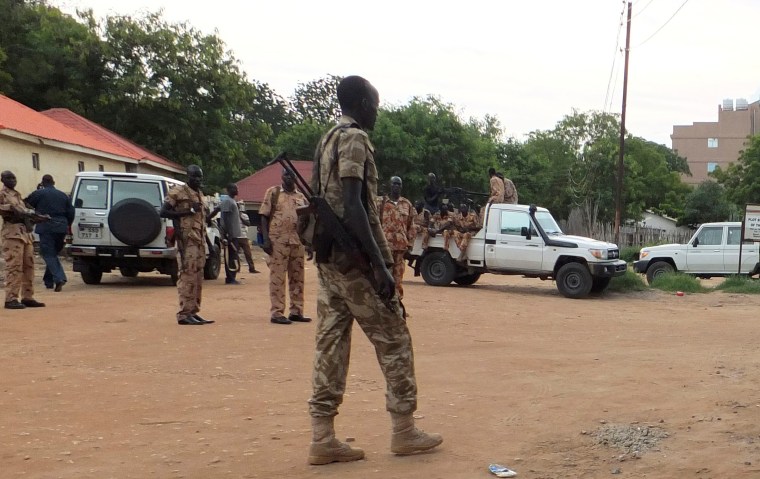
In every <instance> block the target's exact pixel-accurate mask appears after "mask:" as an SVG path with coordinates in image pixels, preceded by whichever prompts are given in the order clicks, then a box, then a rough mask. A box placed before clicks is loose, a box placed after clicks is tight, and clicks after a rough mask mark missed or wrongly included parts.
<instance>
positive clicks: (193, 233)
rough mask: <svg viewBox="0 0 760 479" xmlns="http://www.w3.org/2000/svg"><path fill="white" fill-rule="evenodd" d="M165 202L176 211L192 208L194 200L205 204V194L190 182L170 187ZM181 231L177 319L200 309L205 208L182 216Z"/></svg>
mask: <svg viewBox="0 0 760 479" xmlns="http://www.w3.org/2000/svg"><path fill="white" fill-rule="evenodd" d="M164 202H166V203H169V205H171V206H172V208H173V209H174V210H175V211H177V212H185V211H190V207H191V206H192V205H193V204H194V203H200V204H203V193H202V192H201V191H200V190H199V191H195V190H194V189H192V188H190V187H189V186H187V185H181V186H175V187H174V188H172V189H171V190H169V194H168V195H167V196H166V199H165V200H164ZM179 222H180V223H179V224H180V231H175V233H174V234H175V235H178V236H177V248H179V249H180V250H181V251H180V254H178V255H177V264H178V268H179V281H178V282H177V291H178V293H179V312H178V313H177V321H179V320H182V319H187V318H191V317H192V316H193V315H195V314H198V312H199V311H200V309H201V289H202V286H203V267H204V265H205V264H206V212H205V208H201V211H196V212H195V214H193V215H189V216H182V217H181V218H179Z"/></svg>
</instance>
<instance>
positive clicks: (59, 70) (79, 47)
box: [0, 0, 104, 114]
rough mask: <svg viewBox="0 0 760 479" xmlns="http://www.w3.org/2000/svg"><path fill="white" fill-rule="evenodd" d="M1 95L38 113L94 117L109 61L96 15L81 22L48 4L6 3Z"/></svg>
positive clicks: (0, 29) (1, 4) (0, 32)
mask: <svg viewBox="0 0 760 479" xmlns="http://www.w3.org/2000/svg"><path fill="white" fill-rule="evenodd" d="M0 12H2V14H0V91H2V92H3V93H5V94H7V95H8V96H10V97H12V98H13V99H15V100H16V101H18V102H20V103H23V104H24V105H27V106H29V107H31V108H34V109H36V110H45V109H48V108H53V107H62V108H69V109H71V110H73V111H75V112H77V113H80V114H90V113H92V112H93V110H94V109H95V108H96V107H97V105H98V102H99V100H100V93H101V91H102V86H103V85H102V81H103V72H104V62H103V55H102V43H101V41H100V39H99V38H98V35H97V32H96V29H95V21H94V20H93V16H92V12H91V11H87V12H82V13H80V20H81V22H80V21H77V20H76V19H75V18H72V17H71V16H69V15H66V14H64V13H62V12H61V11H60V10H59V9H57V8H55V7H50V6H48V5H47V4H46V3H45V2H44V1H43V0H26V1H24V0H0Z"/></svg>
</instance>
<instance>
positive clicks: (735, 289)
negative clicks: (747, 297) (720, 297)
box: [715, 275, 760, 294]
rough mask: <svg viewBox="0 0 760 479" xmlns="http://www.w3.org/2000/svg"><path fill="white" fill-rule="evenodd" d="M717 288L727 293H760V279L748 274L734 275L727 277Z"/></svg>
mask: <svg viewBox="0 0 760 479" xmlns="http://www.w3.org/2000/svg"><path fill="white" fill-rule="evenodd" d="M715 289H716V290H719V291H725V292H726V293H741V294H760V281H758V280H756V279H752V278H749V277H747V276H738V275H733V276H729V277H727V278H726V279H725V281H723V282H722V283H721V284H719V285H718V286H716V287H715Z"/></svg>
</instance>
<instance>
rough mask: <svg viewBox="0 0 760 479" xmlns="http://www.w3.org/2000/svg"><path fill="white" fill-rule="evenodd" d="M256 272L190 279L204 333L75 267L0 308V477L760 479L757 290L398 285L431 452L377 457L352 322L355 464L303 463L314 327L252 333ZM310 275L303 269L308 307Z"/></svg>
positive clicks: (150, 294)
mask: <svg viewBox="0 0 760 479" xmlns="http://www.w3.org/2000/svg"><path fill="white" fill-rule="evenodd" d="M257 265H260V266H261V268H262V269H264V270H265V271H266V267H265V266H264V264H263V262H262V261H261V260H260V259H259V261H258V263H257ZM267 276H268V275H267V273H264V274H259V275H250V274H247V273H246V274H243V275H242V277H243V282H244V284H243V285H241V286H225V285H224V284H223V280H222V279H220V280H217V281H211V282H208V281H207V282H206V283H205V285H204V299H203V310H202V313H203V315H204V316H205V317H207V318H209V319H215V320H217V323H216V324H213V325H207V326H200V327H188V326H178V325H177V324H176V323H175V320H174V312H175V309H176V302H177V297H176V290H175V289H174V288H173V287H171V286H169V285H168V284H169V282H168V279H167V278H166V277H161V276H157V275H156V276H153V275H149V276H145V277H142V276H141V277H138V278H134V279H130V278H122V277H120V276H119V275H118V274H112V275H108V274H107V275H104V279H103V283H104V284H102V285H100V286H87V285H84V284H82V282H81V280H80V279H79V278H78V275H75V274H73V273H70V282H69V284H68V285H66V287H65V289H64V291H63V292H61V293H52V292H48V291H47V290H44V288H43V289H42V290H41V291H40V292H39V294H38V299H40V300H42V301H45V302H46V303H47V304H48V307H47V308H44V309H39V310H31V309H30V310H25V311H8V310H0V355H1V357H2V362H3V373H2V394H0V418H1V419H0V465H1V470H2V471H3V472H2V473H1V474H0V475H1V476H2V477H7V478H67V479H68V478H77V479H81V478H97V479H104V478H154V477H155V478H199V479H200V478H293V477H324V478H328V477H329V478H339V479H342V478H345V479H349V478H382V479H393V478H398V479H402V478H403V479H406V478H423V477H424V478H431V479H432V478H447V479H459V478H462V479H465V478H466V479H471V478H479V477H480V478H489V477H494V476H492V475H490V474H489V473H488V471H487V466H488V464H489V463H501V464H504V465H508V466H510V467H511V468H512V469H515V470H517V472H518V473H519V475H518V477H519V478H534V479H538V478H541V479H548V478H607V477H610V476H613V477H628V478H633V477H636V478H640V477H646V478H697V479H705V478H744V477H747V478H757V477H760V447H759V444H760V393H758V384H760V355H758V352H757V349H758V343H760V333H758V330H759V329H760V328H758V324H757V322H758V320H757V311H758V307H759V306H760V298H758V297H755V296H744V295H732V294H725V293H710V294H703V295H687V296H684V297H676V296H674V295H670V294H666V293H659V292H646V293H635V294H627V295H620V294H606V295H604V296H602V297H596V298H590V299H586V300H569V299H566V298H563V297H562V296H560V295H559V293H558V292H557V290H556V288H555V287H554V285H553V283H549V282H541V281H539V280H533V279H523V278H516V277H498V276H484V277H483V278H482V280H481V281H480V282H479V283H478V284H476V285H475V286H473V287H469V288H462V287H449V288H433V287H430V286H426V285H425V284H424V283H423V282H422V281H421V279H420V278H409V280H408V281H407V283H406V295H407V299H406V304H407V307H408V309H409V311H410V312H411V318H410V320H409V325H410V329H411V331H412V335H413V338H414V345H415V354H416V366H417V375H418V383H419V390H420V398H419V403H420V408H419V410H418V412H417V417H418V424H419V425H420V426H421V427H422V428H424V429H426V430H429V431H435V432H440V433H442V434H443V436H444V438H445V441H444V444H443V446H442V447H441V448H440V449H439V450H438V451H437V452H434V453H431V454H426V455H420V456H416V457H395V456H392V455H391V454H390V452H389V447H388V446H389V442H390V433H389V428H390V424H389V418H388V415H387V413H386V412H385V410H384V387H385V386H384V383H383V380H382V376H381V374H380V371H379V368H378V366H377V364H376V361H375V357H374V354H373V352H372V350H371V348H370V346H369V343H368V341H367V340H366V338H365V337H364V335H363V334H362V333H361V331H360V330H359V329H358V328H357V330H356V331H354V344H353V351H352V365H351V370H350V378H349V382H348V394H347V395H346V398H345V402H344V405H343V406H342V408H341V414H340V415H339V416H338V418H337V421H336V423H337V428H338V434H339V436H340V437H341V438H346V437H352V438H355V440H356V442H355V444H356V445H358V446H361V447H363V448H364V449H365V451H366V452H367V459H366V460H364V461H359V462H357V463H352V464H336V465H329V466H319V467H314V466H308V465H307V464H306V453H307V448H308V443H309V438H310V434H309V418H308V415H307V412H306V400H307V399H308V397H309V394H310V373H311V360H312V354H313V333H314V328H315V325H314V323H309V324H297V323H296V324H292V325H289V326H281V325H273V324H270V323H269V321H268V317H269V313H268V310H269V301H268V295H267ZM40 277H41V275H40V274H38V277H37V281H38V283H41V281H40V279H39V278H40ZM315 284H316V276H315V272H314V270H313V268H309V270H308V271H307V293H306V294H307V305H308V306H307V308H308V309H307V313H308V314H310V315H314V314H315V311H314V306H313V305H314V302H315ZM618 433H620V434H619V435H618ZM637 434H638V436H636V435H637ZM644 434H646V436H644ZM647 437H648V438H650V439H652V441H650V442H646V441H644V439H646V438H647ZM660 437H662V438H661V439H660V440H659V442H657V443H656V444H655V442H656V441H655V439H658V438H660ZM626 441H628V443H629V446H632V447H629V448H628V449H627V450H623V449H618V448H614V447H610V446H608V445H605V444H603V442H611V443H613V444H618V445H625V443H626ZM645 443H646V445H650V446H651V449H649V450H648V451H646V450H643V449H644V448H643V445H645ZM640 449H642V450H640Z"/></svg>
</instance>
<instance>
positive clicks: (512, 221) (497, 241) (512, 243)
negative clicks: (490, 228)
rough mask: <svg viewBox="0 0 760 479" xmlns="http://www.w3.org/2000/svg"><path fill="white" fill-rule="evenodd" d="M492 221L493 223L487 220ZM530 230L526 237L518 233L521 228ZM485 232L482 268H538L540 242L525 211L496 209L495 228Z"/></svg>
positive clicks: (540, 254)
mask: <svg viewBox="0 0 760 479" xmlns="http://www.w3.org/2000/svg"><path fill="white" fill-rule="evenodd" d="M491 224H493V223H491ZM524 227H525V228H529V229H530V230H531V231H532V234H531V238H530V239H527V238H526V237H525V236H522V235H521V234H520V232H521V230H522V228H524ZM495 233H496V234H492V235H489V237H490V238H492V239H491V241H487V245H486V267H488V268H489V269H495V270H509V269H517V270H525V271H540V270H541V269H542V268H541V262H542V258H543V251H544V241H543V240H542V239H541V236H540V235H539V234H538V232H537V231H536V228H535V226H534V225H533V222H532V221H531V219H530V216H529V215H528V213H527V212H525V211H509V210H502V211H500V212H499V222H498V230H497V231H495Z"/></svg>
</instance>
